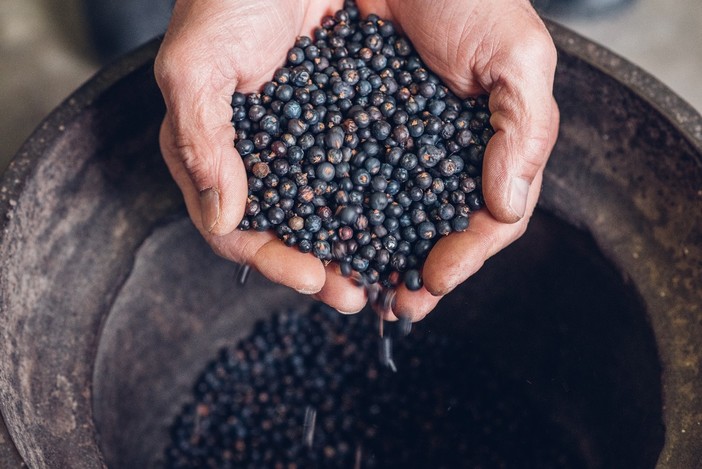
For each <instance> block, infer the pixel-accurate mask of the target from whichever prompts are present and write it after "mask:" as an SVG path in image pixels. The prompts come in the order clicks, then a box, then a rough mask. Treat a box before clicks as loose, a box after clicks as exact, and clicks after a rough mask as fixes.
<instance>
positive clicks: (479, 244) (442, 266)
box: [422, 172, 543, 296]
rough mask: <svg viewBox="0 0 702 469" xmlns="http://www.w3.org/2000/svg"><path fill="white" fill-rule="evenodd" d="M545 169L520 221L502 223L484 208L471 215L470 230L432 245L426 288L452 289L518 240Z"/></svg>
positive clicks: (425, 270)
mask: <svg viewBox="0 0 702 469" xmlns="http://www.w3.org/2000/svg"><path fill="white" fill-rule="evenodd" d="M542 174H543V173H542V172H540V173H538V174H537V176H536V178H535V179H534V181H533V186H534V189H533V190H532V191H531V192H530V194H529V200H528V202H527V206H528V207H529V209H528V212H527V214H526V216H524V217H523V218H522V219H521V220H520V221H519V222H517V223H512V224H508V223H502V222H500V221H498V220H496V219H495V218H494V217H493V216H492V214H491V213H490V212H487V211H484V210H481V211H478V212H476V213H474V214H473V215H472V216H471V218H470V226H469V227H468V229H467V230H466V231H463V232H460V233H452V234H450V235H449V236H447V237H445V238H442V239H440V240H439V241H438V242H437V243H436V245H435V246H434V247H433V248H432V250H431V252H430V253H429V256H428V257H427V260H426V262H425V263H424V268H423V271H422V279H423V280H424V287H425V288H426V289H427V291H428V292H430V293H431V294H432V295H435V296H443V295H446V294H448V293H449V292H451V291H452V290H453V289H454V288H456V286H457V285H459V284H460V283H462V282H464V281H465V280H466V279H467V278H468V277H470V276H472V275H473V274H474V273H475V272H477V271H478V269H480V268H481V267H482V266H483V264H484V263H485V261H486V260H487V259H489V258H490V257H492V256H493V255H495V254H496V253H497V252H499V251H500V250H502V249H503V248H504V247H506V246H508V245H509V244H511V243H512V242H514V240H516V239H518V238H519V237H520V236H521V235H522V234H524V231H525V230H526V227H527V224H528V222H529V217H530V216H531V213H532V212H533V209H534V206H535V205H536V201H537V199H538V197H539V188H540V187H541V180H542Z"/></svg>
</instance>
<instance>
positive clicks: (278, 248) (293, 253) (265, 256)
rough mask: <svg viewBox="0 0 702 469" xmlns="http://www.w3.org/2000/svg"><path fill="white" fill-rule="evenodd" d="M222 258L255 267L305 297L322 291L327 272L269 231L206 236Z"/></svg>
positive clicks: (317, 262) (306, 255) (310, 257)
mask: <svg viewBox="0 0 702 469" xmlns="http://www.w3.org/2000/svg"><path fill="white" fill-rule="evenodd" d="M206 239H207V240H208V242H209V243H210V245H211V246H212V249H213V250H214V251H215V252H216V253H217V254H218V255H220V256H222V257H224V258H226V259H230V260H233V261H235V262H239V263H246V264H249V265H251V266H252V267H254V268H255V269H256V270H257V271H259V272H260V273H261V274H262V275H263V276H264V277H266V278H267V279H269V280H271V281H272V282H275V283H280V284H282V285H285V286H288V287H290V288H293V289H295V290H296V291H298V292H300V293H304V294H306V295H309V294H314V293H317V292H319V291H320V290H321V289H322V287H323V286H324V282H325V279H326V273H325V271H324V266H323V265H322V262H321V261H320V260H319V259H317V258H316V257H314V256H313V255H311V254H304V253H302V252H300V251H298V250H297V249H294V248H291V247H288V246H286V245H285V244H284V243H283V242H282V241H280V240H279V239H278V238H277V237H276V236H275V234H273V233H272V232H270V231H266V232H257V231H239V230H236V231H234V232H232V233H230V234H228V235H224V236H212V235H208V236H206Z"/></svg>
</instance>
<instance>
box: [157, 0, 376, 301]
mask: <svg viewBox="0 0 702 469" xmlns="http://www.w3.org/2000/svg"><path fill="white" fill-rule="evenodd" d="M341 3H342V2H341V1H340V0H336V1H333V2H329V1H315V0H298V1H292V0H285V1H280V0H256V1H249V0H229V1H226V2H222V1H221V0H198V1H189V0H179V1H178V2H177V3H176V5H175V7H174V10H173V16H172V19H171V22H170V25H169V27H168V31H167V32H166V35H165V37H164V40H163V43H162V45H161V49H160V50H159V53H158V56H157V57H156V63H155V74H156V79H157V82H158V85H159V87H160V88H161V92H162V94H163V97H164V100H165V103H166V109H167V112H166V116H165V118H164V121H163V124H162V127H161V135H160V144H161V151H162V153H163V157H164V159H165V161H166V164H167V166H168V169H169V170H170V172H171V175H172V176H173V178H174V179H175V181H176V183H177V184H178V186H179V187H180V189H181V191H182V192H183V196H184V198H185V203H186V206H187V209H188V213H189V214H190V217H191V219H192V221H193V223H194V224H195V226H196V227H197V228H198V229H199V231H200V232H201V233H202V235H203V236H204V237H205V239H206V240H207V242H208V243H209V244H210V245H211V246H212V248H213V249H214V250H215V252H216V253H218V254H219V255H221V256H222V257H225V258H227V259H230V260H233V261H235V262H239V263H248V264H250V265H252V266H253V267H254V268H256V269H257V270H258V271H259V272H261V273H262V274H263V275H264V276H266V277H267V278H269V279H270V280H272V281H274V282H277V283H280V284H283V285H287V286H289V287H292V288H294V289H295V290H297V291H299V292H301V293H305V294H318V297H319V298H320V299H322V300H323V301H325V302H326V303H328V304H330V305H331V306H333V307H335V308H337V309H339V310H340V311H343V312H356V311H358V310H360V309H361V308H362V307H363V306H364V304H365V302H366V299H365V293H364V292H363V291H362V290H361V289H359V288H357V287H355V286H354V285H353V283H352V282H351V281H350V280H349V279H346V278H343V277H342V276H341V275H339V274H338V272H337V270H336V268H335V267H334V266H333V265H330V266H328V267H326V268H325V266H324V265H323V264H322V262H321V261H320V260H319V259H317V258H315V257H314V256H313V255H311V254H303V253H301V252H299V251H298V250H297V249H295V248H289V247H287V246H285V245H284V244H283V243H282V242H281V241H280V240H279V239H277V237H276V236H275V234H273V233H271V232H263V233H261V232H255V231H240V230H238V229H237V226H238V225H239V222H240V221H241V219H242V216H243V213H244V208H245V205H246V198H247V190H248V187H247V175H246V171H245V169H244V165H243V162H242V160H241V157H240V156H239V155H238V153H237V152H236V150H235V148H234V138H235V129H234V128H233V126H232V122H231V119H232V107H231V98H232V95H233V94H234V92H235V91H239V92H243V93H247V92H253V91H257V90H259V89H260V87H261V85H263V83H264V82H266V81H267V80H270V79H271V77H272V76H273V73H274V71H275V70H276V69H277V68H278V67H280V66H281V65H282V64H283V63H284V61H285V56H286V53H287V50H288V49H289V48H290V47H291V45H292V44H293V43H294V42H295V39H296V38H297V36H299V35H302V34H304V35H311V33H312V31H313V28H314V27H315V26H316V25H318V24H319V23H320V20H321V18H322V16H324V15H326V14H332V13H333V12H334V11H335V10H337V9H339V8H341ZM323 288H324V290H323Z"/></svg>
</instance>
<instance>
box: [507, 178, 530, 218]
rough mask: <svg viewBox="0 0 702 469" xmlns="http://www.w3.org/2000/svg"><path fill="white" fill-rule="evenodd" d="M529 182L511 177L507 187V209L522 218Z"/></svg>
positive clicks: (524, 211)
mask: <svg viewBox="0 0 702 469" xmlns="http://www.w3.org/2000/svg"><path fill="white" fill-rule="evenodd" d="M529 186H530V184H529V182H528V181H527V180H526V179H522V178H519V177H513V178H512V180H511V181H510V185H509V208H510V209H511V210H512V212H514V214H515V215H517V216H518V217H519V218H522V217H523V216H524V214H525V213H526V206H527V197H528V196H529Z"/></svg>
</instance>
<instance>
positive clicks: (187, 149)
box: [173, 131, 212, 191]
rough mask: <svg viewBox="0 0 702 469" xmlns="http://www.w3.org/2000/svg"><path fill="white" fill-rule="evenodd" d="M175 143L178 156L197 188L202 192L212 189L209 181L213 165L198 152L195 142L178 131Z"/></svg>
mask: <svg viewBox="0 0 702 469" xmlns="http://www.w3.org/2000/svg"><path fill="white" fill-rule="evenodd" d="M173 143H174V149H175V152H176V155H178V157H179V159H180V161H181V163H182V164H183V167H184V168H185V170H186V171H187V172H188V174H189V175H190V177H191V179H192V180H193V183H194V184H195V188H196V189H197V190H198V191H202V190H204V189H207V188H208V187H210V186H209V185H208V181H209V176H210V173H211V169H212V168H211V164H210V162H209V160H208V159H207V158H205V157H204V156H203V155H202V152H200V151H198V146H197V145H196V144H195V142H193V140H192V139H191V138H190V137H188V136H187V135H185V134H184V133H182V132H178V131H177V132H176V134H175V136H174V142H173Z"/></svg>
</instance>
